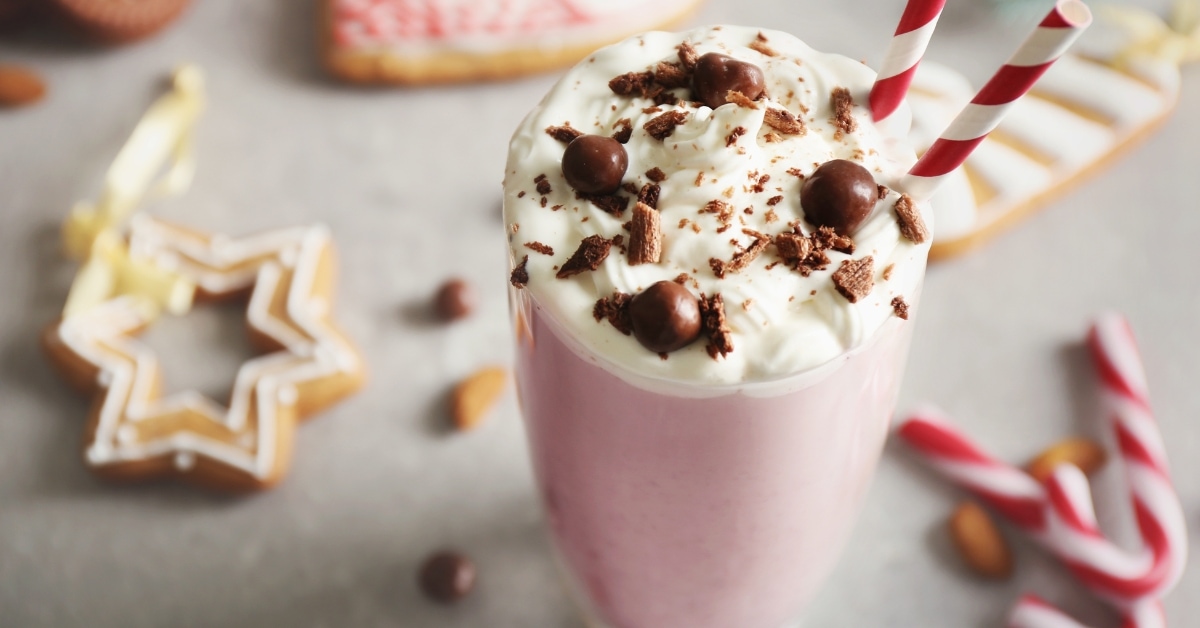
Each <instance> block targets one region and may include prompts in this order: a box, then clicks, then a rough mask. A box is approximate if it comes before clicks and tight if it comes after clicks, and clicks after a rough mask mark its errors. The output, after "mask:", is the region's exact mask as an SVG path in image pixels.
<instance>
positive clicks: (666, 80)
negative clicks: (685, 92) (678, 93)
mask: <svg viewBox="0 0 1200 628" xmlns="http://www.w3.org/2000/svg"><path fill="white" fill-rule="evenodd" d="M654 81H655V82H657V83H658V84H659V85H662V86H663V87H666V88H667V89H672V88H675V87H687V86H688V84H689V83H691V82H692V76H691V73H690V72H688V69H687V68H685V67H684V66H683V64H682V63H669V62H667V61H659V62H658V66H657V67H655V69H654Z"/></svg>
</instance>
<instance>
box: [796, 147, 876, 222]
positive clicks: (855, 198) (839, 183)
mask: <svg viewBox="0 0 1200 628" xmlns="http://www.w3.org/2000/svg"><path fill="white" fill-rule="evenodd" d="M878 198H879V187H878V186H877V185H876V184H875V177H873V176H871V172H870V171H869V170H867V169H866V168H863V167H862V166H860V165H858V164H856V163H854V162H853V161H847V160H845V159H834V160H832V161H827V162H825V163H823V164H821V165H820V167H818V168H817V170H816V172H814V173H812V174H811V175H809V177H808V179H806V180H805V181H804V185H803V186H801V187H800V207H801V208H802V209H804V218H805V220H807V221H808V222H810V223H812V224H814V225H816V226H818V227H832V228H833V230H834V231H836V232H837V233H838V234H839V235H844V236H848V235H850V234H851V233H853V232H854V230H855V229H857V228H858V226H859V225H861V224H862V222H863V221H864V220H866V219H867V216H869V215H871V210H872V209H874V208H875V201H876V200H877V199H878Z"/></svg>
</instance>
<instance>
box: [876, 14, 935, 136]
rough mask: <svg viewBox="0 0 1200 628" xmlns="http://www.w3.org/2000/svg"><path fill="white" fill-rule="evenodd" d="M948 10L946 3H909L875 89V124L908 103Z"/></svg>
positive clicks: (885, 56) (884, 59)
mask: <svg viewBox="0 0 1200 628" xmlns="http://www.w3.org/2000/svg"><path fill="white" fill-rule="evenodd" d="M944 6H946V0H908V4H907V5H906V6H905V7H904V14H903V15H902V16H900V25H899V26H897V27H896V34H895V35H893V36H892V41H891V43H889V44H888V49H887V54H885V55H884V57H883V65H882V66H881V67H880V68H879V76H878V77H876V79H875V84H874V85H872V86H871V97H870V103H871V117H872V118H874V119H875V122H877V123H878V122H882V121H883V120H885V119H886V118H887V117H888V116H890V115H892V114H893V113H895V112H896V109H898V108H900V103H902V102H904V97H905V96H906V95H907V94H908V86H909V85H910V84H911V83H912V79H913V75H914V74H916V73H917V65H918V64H920V63H921V57H923V56H925V48H926V47H927V46H929V38H930V37H933V29H934V28H935V27H937V21H938V17H939V16H941V14H942V7H944Z"/></svg>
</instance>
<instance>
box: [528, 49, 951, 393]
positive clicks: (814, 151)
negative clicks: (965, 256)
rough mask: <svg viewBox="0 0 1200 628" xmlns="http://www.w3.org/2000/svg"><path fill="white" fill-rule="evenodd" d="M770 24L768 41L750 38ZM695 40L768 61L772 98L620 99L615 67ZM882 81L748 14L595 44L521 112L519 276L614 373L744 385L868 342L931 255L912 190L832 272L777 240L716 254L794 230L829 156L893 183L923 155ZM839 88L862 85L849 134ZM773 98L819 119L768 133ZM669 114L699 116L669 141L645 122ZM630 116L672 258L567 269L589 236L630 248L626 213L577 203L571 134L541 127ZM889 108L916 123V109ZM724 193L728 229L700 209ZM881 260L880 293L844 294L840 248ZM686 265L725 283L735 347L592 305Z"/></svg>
mask: <svg viewBox="0 0 1200 628" xmlns="http://www.w3.org/2000/svg"><path fill="white" fill-rule="evenodd" d="M760 33H761V35H762V37H763V38H765V41H764V40H762V39H759V41H758V43H757V44H755V43H754V42H755V41H756V39H758V38H759V35H760ZM684 42H690V44H691V45H692V46H693V47H694V48H695V50H696V53H697V54H698V55H703V54H705V53H709V52H719V53H722V54H726V55H729V56H732V57H734V58H735V59H738V60H741V61H746V62H749V63H753V64H754V65H757V66H758V67H759V68H761V69H762V71H763V73H764V75H765V79H766V81H765V85H766V95H765V96H764V98H763V99H761V100H759V101H757V102H756V103H755V105H756V107H755V108H750V107H745V106H739V105H737V104H733V103H730V104H725V105H722V106H720V107H717V108H716V109H711V108H709V107H707V106H704V105H699V106H697V104H695V103H692V102H689V101H688V100H687V99H688V93H687V89H686V88H680V89H676V90H674V93H675V94H676V95H678V96H679V97H680V101H679V102H678V103H677V104H675V105H659V106H657V109H658V110H657V111H655V110H654V108H655V105H654V103H653V102H652V101H651V100H649V99H647V98H641V97H626V96H618V95H616V94H614V93H613V91H612V90H611V89H610V88H609V84H608V83H609V81H610V80H611V79H612V78H614V77H617V76H619V75H622V74H625V73H628V72H643V71H646V70H653V69H654V67H655V66H656V65H657V64H658V62H660V61H667V62H676V61H678V53H677V47H678V46H679V45H680V44H682V43H684ZM752 44H754V47H753V48H752V47H751V45H752ZM874 79H875V73H874V72H873V71H872V70H870V69H869V68H867V67H866V66H865V65H863V64H861V63H859V62H857V61H854V60H852V59H848V58H846V57H842V56H839V55H833V54H825V53H821V52H817V51H815V50H813V49H812V48H810V47H808V46H807V45H805V44H804V43H802V42H801V41H799V40H798V39H796V38H795V37H793V36H791V35H788V34H786V33H782V32H778V31H770V30H760V29H755V28H747V27H739V26H716V27H710V28H700V29H696V30H692V31H689V32H684V33H665V32H650V33H645V34H642V35H639V36H636V37H633V38H630V39H628V40H625V41H624V42H621V43H619V44H615V45H613V46H609V47H607V48H604V49H601V50H599V51H597V52H596V53H595V54H593V55H592V56H590V57H589V58H587V59H585V60H584V61H583V62H581V63H580V64H579V65H577V66H576V67H575V68H573V69H572V70H570V71H569V72H568V73H567V74H566V75H565V76H564V77H563V78H562V79H561V80H560V81H559V82H558V84H557V85H555V87H554V88H553V89H551V91H550V93H549V94H547V95H546V97H545V98H544V99H543V101H542V102H541V104H539V105H538V106H537V107H536V108H535V109H534V110H533V111H532V112H531V113H530V114H529V115H528V116H527V117H526V119H525V120H524V122H522V124H521V125H520V127H519V128H518V129H517V131H516V133H515V134H514V136H513V139H512V143H511V145H510V150H509V157H508V165H507V168H506V172H505V178H504V215H505V221H506V227H507V229H508V235H509V242H510V247H511V254H512V263H513V264H514V265H516V264H518V263H520V262H521V260H522V259H523V258H525V257H526V256H528V262H527V264H526V266H525V268H526V271H527V273H528V276H529V280H528V282H527V284H526V286H525V288H524V289H526V290H528V293H529V295H530V296H532V297H533V299H534V301H536V303H537V305H538V306H540V307H541V308H542V312H543V313H548V314H549V315H550V316H551V317H552V318H553V319H554V320H555V322H557V323H558V326H559V327H560V328H561V329H563V330H564V331H565V332H566V333H568V334H570V335H571V336H572V339H573V340H574V341H576V342H575V343H574V344H577V346H579V347H581V348H582V349H584V350H586V351H588V352H590V353H591V354H592V356H588V357H589V358H593V359H594V361H596V362H598V363H600V364H602V365H607V366H608V367H609V368H610V370H612V371H613V372H615V373H616V374H617V375H618V376H622V375H625V376H628V375H634V376H638V377H640V378H651V379H659V380H670V381H675V382H687V383H695V384H701V385H709V386H712V385H716V386H727V385H732V386H740V385H745V384H752V383H756V382H768V381H774V380H778V379H781V378H785V377H788V376H791V375H795V374H798V373H802V372H805V371H809V370H811V369H813V368H815V367H818V366H820V365H823V364H825V363H828V362H830V361H831V360H833V359H835V358H837V357H838V356H840V355H842V354H845V353H847V352H849V351H851V350H853V349H856V348H858V347H860V346H862V345H864V344H865V343H866V341H867V340H869V339H870V338H872V336H873V335H874V334H875V332H876V331H877V330H879V329H880V327H881V326H882V325H883V324H884V323H885V322H887V321H888V320H889V319H892V318H894V317H895V313H894V312H893V307H892V300H893V299H894V298H895V297H903V298H905V299H906V300H907V301H908V302H909V303H910V304H912V305H915V301H916V297H917V292H918V291H919V289H920V285H921V280H922V278H923V276H924V270H925V259H926V256H927V253H928V250H929V240H928V239H926V240H925V241H924V242H923V243H921V244H914V243H912V242H910V241H909V240H907V239H905V238H904V237H903V236H902V234H901V231H900V227H899V225H898V223H897V219H896V214H895V212H894V210H893V206H894V204H895V202H896V200H897V199H898V198H899V193H898V192H896V191H894V189H893V190H892V191H889V192H888V193H887V195H886V196H885V197H884V198H882V199H880V200H879V201H878V203H877V204H876V206H875V208H874V211H873V213H872V214H871V215H870V216H869V217H868V218H867V220H866V221H865V222H863V223H862V225H861V226H859V227H858V229H857V230H856V231H855V232H854V233H853V239H854V243H855V245H856V250H855V251H854V253H853V254H851V255H847V254H843V253H839V252H835V251H832V250H831V251H827V255H828V256H829V259H830V264H829V265H828V267H827V268H826V269H825V270H821V271H815V272H813V273H811V275H809V276H807V277H805V276H803V275H802V274H801V273H800V272H797V271H796V270H793V269H791V268H790V267H789V266H788V265H787V264H785V263H783V262H782V261H781V259H780V256H779V254H778V252H777V251H776V249H775V247H774V246H770V247H768V248H767V250H766V251H764V252H763V253H762V254H761V255H759V256H758V257H757V258H755V259H754V260H753V262H752V263H751V264H750V265H749V266H748V267H746V268H744V269H742V270H741V271H740V272H736V273H726V274H725V276H724V278H719V277H717V275H716V274H715V273H714V271H713V270H712V269H711V268H710V263H709V261H710V259H712V258H716V259H720V260H725V261H729V260H730V259H731V258H732V257H733V256H734V254H735V253H737V252H738V251H739V250H741V249H744V248H745V247H747V246H749V245H750V243H751V242H752V241H753V238H752V236H750V235H746V234H744V233H743V229H750V230H753V231H755V232H759V233H762V234H766V235H768V236H775V235H777V234H780V233H783V232H785V231H789V230H790V229H791V223H793V222H795V221H798V220H799V221H803V219H804V212H803V210H802V209H801V207H800V187H801V184H802V183H803V181H804V179H803V178H802V177H800V176H797V175H796V174H793V173H796V172H798V173H799V174H802V175H804V176H808V175H810V174H811V173H812V172H813V171H814V170H815V169H816V168H817V166H819V165H820V164H822V163H824V162H826V161H829V160H831V159H849V160H853V161H856V162H858V163H860V164H861V165H863V166H864V167H865V168H867V169H868V170H869V171H870V172H871V173H872V174H873V175H874V177H875V180H876V182H877V183H879V184H882V185H885V186H887V187H888V188H894V186H895V185H896V184H897V183H898V182H899V180H900V178H901V176H902V175H903V174H904V173H905V172H907V170H908V169H909V167H910V166H911V165H912V164H913V163H914V162H915V160H916V156H915V154H914V153H913V151H912V149H911V147H910V146H909V144H908V143H907V140H906V139H904V138H905V134H906V133H907V128H906V124H902V125H897V124H895V123H893V122H892V121H891V120H889V122H890V123H891V124H889V128H888V129H886V131H887V134H885V133H884V131H882V130H880V129H879V128H877V127H876V126H875V125H874V124H873V123H872V122H871V118H870V113H869V111H868V110H867V108H866V106H865V105H866V98H867V94H868V92H869V91H870V88H871V85H872V83H873V81H874ZM839 87H841V88H846V89H847V90H849V92H850V94H851V95H852V96H853V98H854V107H853V117H854V118H855V120H856V122H857V128H856V129H855V130H853V131H849V132H841V131H839V129H838V128H837V126H836V125H835V122H834V112H833V108H832V105H831V103H830V96H831V93H832V91H833V90H834V89H835V88H839ZM768 109H786V110H787V111H789V112H791V113H792V114H794V115H795V116H797V117H798V118H800V119H801V120H803V122H804V124H805V126H806V132H805V133H803V134H800V135H784V134H778V133H776V134H773V133H772V132H773V129H772V127H771V126H770V125H768V124H766V123H764V115H765V113H766V111H767V110H768ZM672 110H679V111H683V112H686V113H687V118H686V120H685V121H684V122H683V123H682V124H680V125H679V126H677V127H676V128H675V129H674V132H673V134H671V135H670V136H669V137H666V138H665V139H664V140H662V141H660V140H657V139H655V138H653V137H651V135H650V134H649V133H647V132H646V131H645V130H644V129H643V128H642V127H643V125H644V124H645V123H646V122H647V121H649V120H651V119H652V118H655V117H656V116H659V115H662V114H663V113H665V112H668V111H672ZM624 118H628V119H629V120H630V121H631V122H632V126H633V134H632V137H631V138H630V139H629V141H628V142H627V143H626V144H625V150H626V152H627V154H628V158H629V168H628V170H627V171H626V174H625V178H624V181H625V183H627V184H633V186H635V187H637V188H640V187H641V186H642V185H644V184H646V183H649V182H651V179H650V178H648V177H647V175H646V174H645V173H646V172H647V171H650V170H652V169H654V168H658V169H659V170H661V171H662V173H664V174H665V175H666V178H665V180H663V181H662V182H661V183H659V185H660V186H661V193H660V196H659V201H658V206H657V208H658V210H659V212H660V215H661V223H662V231H663V247H662V251H663V252H662V260H661V261H660V262H659V263H653V264H641V265H636V266H631V265H630V264H629V262H628V260H627V258H626V256H625V255H624V254H622V252H621V251H620V250H619V249H618V247H613V249H612V251H611V252H610V254H609V256H608V258H607V259H605V261H604V262H603V263H602V264H601V265H600V266H599V268H597V269H596V270H594V271H590V272H584V273H581V274H578V275H575V276H572V277H569V278H566V279H558V278H556V277H555V273H556V271H557V269H558V268H559V267H560V266H561V265H562V264H563V263H564V262H565V261H566V260H567V259H568V258H569V257H570V256H571V254H572V253H574V252H575V250H576V248H577V247H578V246H579V244H580V241H581V240H583V239H584V238H586V237H588V236H592V235H600V236H602V237H604V238H612V237H614V236H616V235H623V236H624V238H625V242H626V243H628V240H629V234H628V232H626V231H625V230H624V228H623V226H622V225H623V223H625V222H626V221H628V220H629V219H630V215H631V211H628V210H627V211H625V212H624V213H623V214H622V215H621V216H614V215H611V214H609V213H606V212H605V211H604V210H603V209H601V208H600V207H597V206H596V205H594V204H593V203H591V202H589V201H587V200H582V199H579V198H577V197H576V194H575V191H574V190H573V189H572V188H571V186H570V185H569V184H567V182H566V180H565V179H564V178H563V175H562V167H561V160H562V155H563V150H564V148H565V145H564V144H563V143H562V142H560V141H558V140H556V139H555V138H554V137H551V136H550V135H549V134H547V132H546V129H547V128H548V127H551V126H562V125H567V124H569V125H570V126H571V127H573V128H575V129H578V130H580V131H582V132H584V133H591V134H598V135H611V134H612V133H613V132H614V131H616V130H618V129H619V127H620V125H619V123H618V121H620V120H622V119H624ZM893 118H898V119H900V120H907V119H908V112H907V111H904V112H901V113H900V114H899V115H897V116H893ZM899 126H905V128H897V127H899ZM738 127H741V128H742V129H744V133H742V134H741V135H737V134H736V133H735V129H737V128H738ZM897 138H898V139H897ZM789 171H792V173H789ZM542 175H544V176H545V179H544V182H548V183H549V185H550V188H551V189H550V191H549V192H547V193H545V194H543V193H541V192H539V191H538V184H537V183H536V182H535V179H537V180H541V179H539V178H540V177H541V176H542ZM764 177H765V178H764ZM542 189H543V190H544V189H545V186H544V185H543V186H542ZM621 194H624V195H626V196H630V197H631V199H630V207H629V208H630V209H632V206H633V203H634V201H635V199H634V198H632V197H633V196H634V195H632V194H628V193H627V192H621ZM543 197H544V200H543ZM714 200H719V201H723V202H725V203H728V204H729V205H730V206H732V208H733V209H734V212H733V216H732V219H731V220H730V221H729V223H730V224H731V226H730V228H728V229H726V230H720V228H721V227H722V225H723V223H722V221H721V219H720V217H719V216H718V215H714V214H711V213H703V212H702V211H701V210H702V208H704V207H705V205H706V204H708V203H709V202H710V201H714ZM917 209H918V211H919V212H920V214H921V216H922V218H923V219H924V221H925V222H926V224H927V225H928V226H930V227H932V215H931V212H930V211H929V210H928V209H927V208H926V207H924V206H918V208H917ZM800 225H801V229H803V230H804V232H805V233H811V231H812V230H813V227H812V225H809V224H808V223H804V222H801V223H800ZM731 240H733V241H734V242H731ZM527 244H534V247H535V248H537V249H541V250H543V251H544V250H545V247H550V248H552V249H553V255H547V254H544V253H542V252H538V251H536V250H533V249H531V248H530V247H529V246H527ZM868 255H870V256H872V258H873V260H874V281H875V285H874V288H873V289H872V291H871V292H870V294H869V295H867V296H866V297H864V298H861V299H859V300H858V301H857V302H856V303H851V302H850V301H849V300H847V298H846V297H844V296H842V295H841V294H839V292H838V291H837V290H836V289H835V286H834V283H833V281H832V274H833V273H834V271H836V270H837V269H838V267H839V265H840V264H841V262H842V261H843V260H847V259H862V258H864V257H866V256H868ZM680 274H687V275H688V276H689V277H690V279H689V280H688V281H687V283H686V285H687V286H688V288H689V289H690V290H692V291H693V293H695V294H697V295H699V294H700V293H704V294H708V295H712V294H715V293H719V294H721V295H722V297H723V298H724V301H725V314H726V320H727V322H728V325H729V327H730V328H731V330H732V340H733V351H732V352H731V353H729V354H728V355H726V356H724V357H722V358H719V359H714V358H712V357H710V356H709V354H708V353H707V352H706V350H705V342H704V339H703V338H701V339H699V340H697V341H696V342H694V343H692V344H691V345H689V346H687V347H685V348H683V349H680V350H678V351H675V352H673V353H671V354H669V356H668V359H665V360H664V359H662V358H660V356H659V355H657V354H655V353H653V352H651V351H649V350H647V349H645V348H644V347H642V346H641V345H640V344H638V342H637V340H635V339H634V338H633V337H631V336H626V335H623V334H622V333H621V332H619V331H618V330H617V329H615V328H613V327H612V326H611V325H610V324H609V323H608V322H597V321H596V320H595V319H594V318H593V315H592V311H593V306H594V304H595V303H596V301H597V300H598V299H600V298H604V297H608V296H610V295H612V294H613V293H614V292H623V293H628V294H637V293H638V292H640V291H641V290H643V289H645V288H646V287H649V286H650V285H651V284H653V283H655V282H657V281H661V280H671V279H674V278H676V277H677V276H679V275H680ZM884 275H886V276H887V279H884ZM614 367H615V368H614ZM626 378H627V379H631V378H630V377H626ZM635 379H636V378H635Z"/></svg>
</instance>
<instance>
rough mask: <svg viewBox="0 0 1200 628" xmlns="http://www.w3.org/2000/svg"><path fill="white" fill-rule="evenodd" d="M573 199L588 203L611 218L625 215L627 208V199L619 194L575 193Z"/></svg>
mask: <svg viewBox="0 0 1200 628" xmlns="http://www.w3.org/2000/svg"><path fill="white" fill-rule="evenodd" d="M575 198H578V199H581V200H585V201H588V202H589V203H591V204H593V205H595V206H596V207H599V208H600V209H602V210H604V213H606V214H611V215H613V216H620V215H621V214H623V213H625V209H626V208H627V207H629V198H628V197H625V196H621V195H620V194H607V195H601V194H583V193H581V192H578V191H576V192H575Z"/></svg>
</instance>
